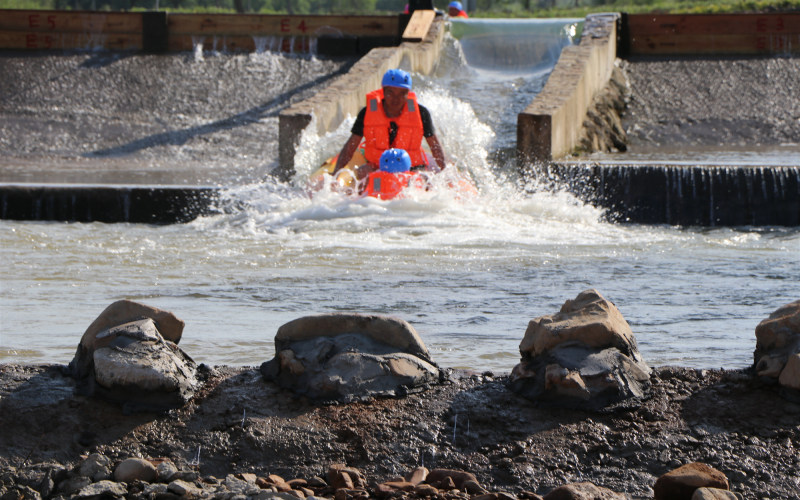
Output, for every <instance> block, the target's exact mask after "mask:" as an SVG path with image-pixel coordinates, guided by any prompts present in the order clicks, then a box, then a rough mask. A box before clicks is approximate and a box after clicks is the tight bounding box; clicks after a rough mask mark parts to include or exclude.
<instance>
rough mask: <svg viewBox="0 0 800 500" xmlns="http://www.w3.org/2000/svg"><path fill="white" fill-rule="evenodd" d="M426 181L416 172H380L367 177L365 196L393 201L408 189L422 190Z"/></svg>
mask: <svg viewBox="0 0 800 500" xmlns="http://www.w3.org/2000/svg"><path fill="white" fill-rule="evenodd" d="M424 184H425V181H424V180H423V179H422V177H420V175H419V174H418V173H416V172H397V173H392V172H384V171H383V170H378V171H376V172H371V173H370V174H369V176H367V185H366V187H365V188H364V194H366V195H367V196H372V197H373V198H378V199H379V200H391V199H392V198H395V197H397V196H398V195H399V194H400V193H402V192H403V190H404V189H405V188H407V187H417V188H422V187H423V186H424Z"/></svg>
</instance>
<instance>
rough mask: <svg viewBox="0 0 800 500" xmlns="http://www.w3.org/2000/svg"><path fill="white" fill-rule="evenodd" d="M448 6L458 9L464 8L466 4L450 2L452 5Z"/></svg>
mask: <svg viewBox="0 0 800 500" xmlns="http://www.w3.org/2000/svg"><path fill="white" fill-rule="evenodd" d="M447 8H456V9H458V10H464V6H463V5H461V2H450V5H448V6H447Z"/></svg>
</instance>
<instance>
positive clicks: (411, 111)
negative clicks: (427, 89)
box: [331, 69, 445, 180]
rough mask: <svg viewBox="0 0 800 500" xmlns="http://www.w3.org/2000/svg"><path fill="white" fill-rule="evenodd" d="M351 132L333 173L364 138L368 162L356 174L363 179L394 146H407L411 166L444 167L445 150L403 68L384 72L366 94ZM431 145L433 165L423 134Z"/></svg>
mask: <svg viewBox="0 0 800 500" xmlns="http://www.w3.org/2000/svg"><path fill="white" fill-rule="evenodd" d="M350 132H351V134H352V135H351V136H350V138H349V139H348V140H347V142H346V143H345V145H344V146H343V147H342V151H341V152H340V153H339V157H338V158H337V160H336V167H334V169H333V172H332V173H331V175H334V176H335V175H336V173H337V172H338V171H339V170H341V169H342V168H344V167H345V166H346V165H347V164H348V163H349V162H350V160H351V159H352V158H353V154H354V153H355V152H356V150H357V149H358V147H359V145H361V139H362V138H364V157H365V158H366V160H367V164H366V165H361V166H359V167H358V168H357V169H356V177H357V178H358V179H359V180H361V179H364V178H365V177H366V176H367V175H369V173H370V172H374V171H375V170H378V168H379V167H380V160H381V155H382V154H383V152H384V151H386V150H387V149H391V148H397V149H404V150H405V151H406V152H407V153H408V155H409V157H410V160H411V165H412V166H411V170H431V171H438V170H441V169H443V168H444V167H445V158H444V150H443V149H442V145H441V144H440V143H439V139H438V138H437V137H436V131H435V130H434V128H433V120H432V119H431V114H430V112H429V111H428V109H427V108H425V106H421V105H419V104H418V103H417V96H416V95H415V94H414V92H411V75H409V74H408V73H406V72H405V71H403V70H401V69H390V70H389V71H387V72H386V73H385V74H384V75H383V79H382V80H381V88H380V89H378V90H373V91H372V92H370V93H368V94H367V105H366V106H365V107H364V108H362V109H361V111H359V113H358V116H357V117H356V121H355V123H354V124H353V127H352V128H351V129H350ZM423 137H424V138H425V140H426V142H427V143H428V147H430V150H431V154H432V155H433V159H434V160H435V162H436V165H435V166H433V165H430V164H429V163H430V162H429V160H428V155H427V154H425V151H423V150H422V138H423Z"/></svg>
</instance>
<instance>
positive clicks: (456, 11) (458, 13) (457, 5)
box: [447, 2, 469, 18]
mask: <svg viewBox="0 0 800 500" xmlns="http://www.w3.org/2000/svg"><path fill="white" fill-rule="evenodd" d="M447 14H448V15H449V16H450V17H464V18H467V17H469V16H468V15H467V13H466V12H465V11H464V7H463V6H462V5H461V2H450V4H449V5H448V6H447Z"/></svg>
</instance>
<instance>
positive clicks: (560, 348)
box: [509, 290, 650, 409]
mask: <svg viewBox="0 0 800 500" xmlns="http://www.w3.org/2000/svg"><path fill="white" fill-rule="evenodd" d="M520 354H521V355H522V359H521V361H520V363H519V364H518V365H517V366H515V367H514V369H513V370H512V372H511V377H510V378H509V388H510V389H511V390H512V391H514V392H516V393H518V394H520V395H522V396H524V397H526V398H528V399H531V400H533V401H542V402H548V403H551V404H554V405H557V406H564V407H578V408H586V409H600V408H603V407H606V406H608V405H610V404H613V403H618V402H620V401H622V400H626V399H634V400H635V399H641V398H644V397H645V396H646V395H647V394H646V393H647V390H648V388H649V380H650V367H648V366H647V364H646V363H645V362H644V360H643V359H642V357H641V354H640V353H639V350H638V347H637V345H636V338H635V337H634V336H633V332H632V331H631V328H630V325H628V322H627V321H625V318H623V317H622V313H620V312H619V310H618V309H617V307H616V306H615V305H614V304H613V303H611V302H610V301H608V300H606V299H605V298H604V297H603V296H602V295H600V293H599V292H597V290H586V291H584V292H582V293H581V294H580V295H578V297H576V298H575V300H568V301H567V302H566V303H564V305H563V306H562V307H561V310H560V311H559V312H558V313H557V314H553V315H549V316H541V317H539V318H536V319H534V320H532V321H531V322H530V323H529V324H528V329H527V331H526V332H525V337H524V338H523V340H522V342H521V343H520Z"/></svg>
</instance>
